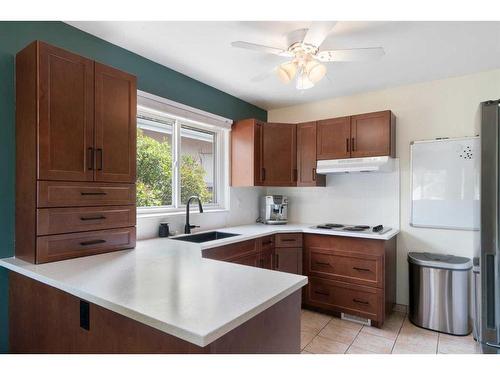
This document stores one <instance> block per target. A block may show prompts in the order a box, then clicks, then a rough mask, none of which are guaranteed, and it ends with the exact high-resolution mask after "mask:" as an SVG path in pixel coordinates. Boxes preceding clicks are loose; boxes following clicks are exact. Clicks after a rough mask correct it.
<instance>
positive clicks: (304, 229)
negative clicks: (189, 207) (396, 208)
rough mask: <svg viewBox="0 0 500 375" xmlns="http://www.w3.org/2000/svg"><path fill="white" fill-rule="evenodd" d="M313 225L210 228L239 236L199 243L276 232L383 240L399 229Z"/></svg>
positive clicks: (225, 241) (212, 244)
mask: <svg viewBox="0 0 500 375" xmlns="http://www.w3.org/2000/svg"><path fill="white" fill-rule="evenodd" d="M314 227H315V225H313V224H285V225H279V224H278V225H266V224H249V225H240V226H237V227H227V228H220V229H212V230H217V231H219V232H226V233H237V234H239V236H234V237H228V238H223V239H221V240H217V241H210V242H205V243H203V244H201V248H202V249H209V248H211V247H217V246H222V245H227V244H231V243H235V242H240V241H244V240H250V239H252V238H257V237H261V236H267V235H271V234H277V233H311V234H325V235H329V236H343V237H356V238H368V239H372V240H383V241H387V240H390V239H391V238H393V237H394V236H396V235H397V234H398V233H399V229H394V228H393V229H391V230H390V231H388V232H386V233H384V234H377V233H363V232H347V231H335V230H329V229H317V228H314ZM202 232H203V231H200V232H196V233H202ZM193 234H194V232H193ZM176 237H181V236H176Z"/></svg>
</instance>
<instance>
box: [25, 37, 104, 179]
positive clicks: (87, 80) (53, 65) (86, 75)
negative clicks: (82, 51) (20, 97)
mask: <svg viewBox="0 0 500 375" xmlns="http://www.w3.org/2000/svg"><path fill="white" fill-rule="evenodd" d="M34 48H35V46H33V47H31V48H30V50H28V51H26V52H25V53H24V54H23V55H26V54H30V55H31V56H29V58H31V59H35V60H36V57H37V53H36V51H34V50H33V49H34ZM26 57H27V58H28V56H26ZM34 62H35V61H34ZM34 62H33V63H34ZM27 64H28V63H27V62H25V63H24V64H22V65H23V66H25V65H27ZM21 69H22V67H21ZM33 69H36V66H33ZM25 73H27V74H35V71H31V72H25ZM23 75H24V74H23ZM18 78H21V79H22V77H20V74H18ZM31 89H32V90H33V93H34V90H36V89H38V116H39V118H38V157H39V164H38V178H39V179H41V180H63V181H93V180H94V170H93V167H92V159H91V158H90V156H91V155H90V153H91V152H92V148H93V147H94V62H93V61H92V60H89V59H86V58H84V57H81V56H78V55H75V54H73V53H71V52H68V51H64V50H62V49H60V48H56V47H53V46H50V45H48V44H45V43H39V44H38V88H36V87H34V86H33V87H31ZM24 95H28V94H27V93H26V94H24ZM31 97H32V99H35V98H33V94H32V95H31ZM34 130H35V129H33V131H34Z"/></svg>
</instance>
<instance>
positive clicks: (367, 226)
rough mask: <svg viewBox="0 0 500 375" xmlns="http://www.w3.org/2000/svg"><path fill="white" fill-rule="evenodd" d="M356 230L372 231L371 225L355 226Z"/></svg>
mask: <svg viewBox="0 0 500 375" xmlns="http://www.w3.org/2000/svg"><path fill="white" fill-rule="evenodd" d="M354 228H358V229H370V226H369V225H355V226H354Z"/></svg>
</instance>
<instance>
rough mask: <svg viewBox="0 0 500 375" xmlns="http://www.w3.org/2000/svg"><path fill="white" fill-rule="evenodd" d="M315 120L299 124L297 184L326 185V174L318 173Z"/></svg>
mask: <svg viewBox="0 0 500 375" xmlns="http://www.w3.org/2000/svg"><path fill="white" fill-rule="evenodd" d="M316 132H317V124H316V122H315V121H311V122H304V123H302V124H297V170H298V178H297V186H325V183H326V176H325V175H321V174H320V175H318V174H317V173H316V153H317V150H316V138H317V134H316Z"/></svg>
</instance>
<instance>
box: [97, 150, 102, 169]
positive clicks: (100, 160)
mask: <svg viewBox="0 0 500 375" xmlns="http://www.w3.org/2000/svg"><path fill="white" fill-rule="evenodd" d="M97 153H99V159H98V160H99V164H98V167H97V170H98V171H102V148H98V149H97V150H96V154H97Z"/></svg>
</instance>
